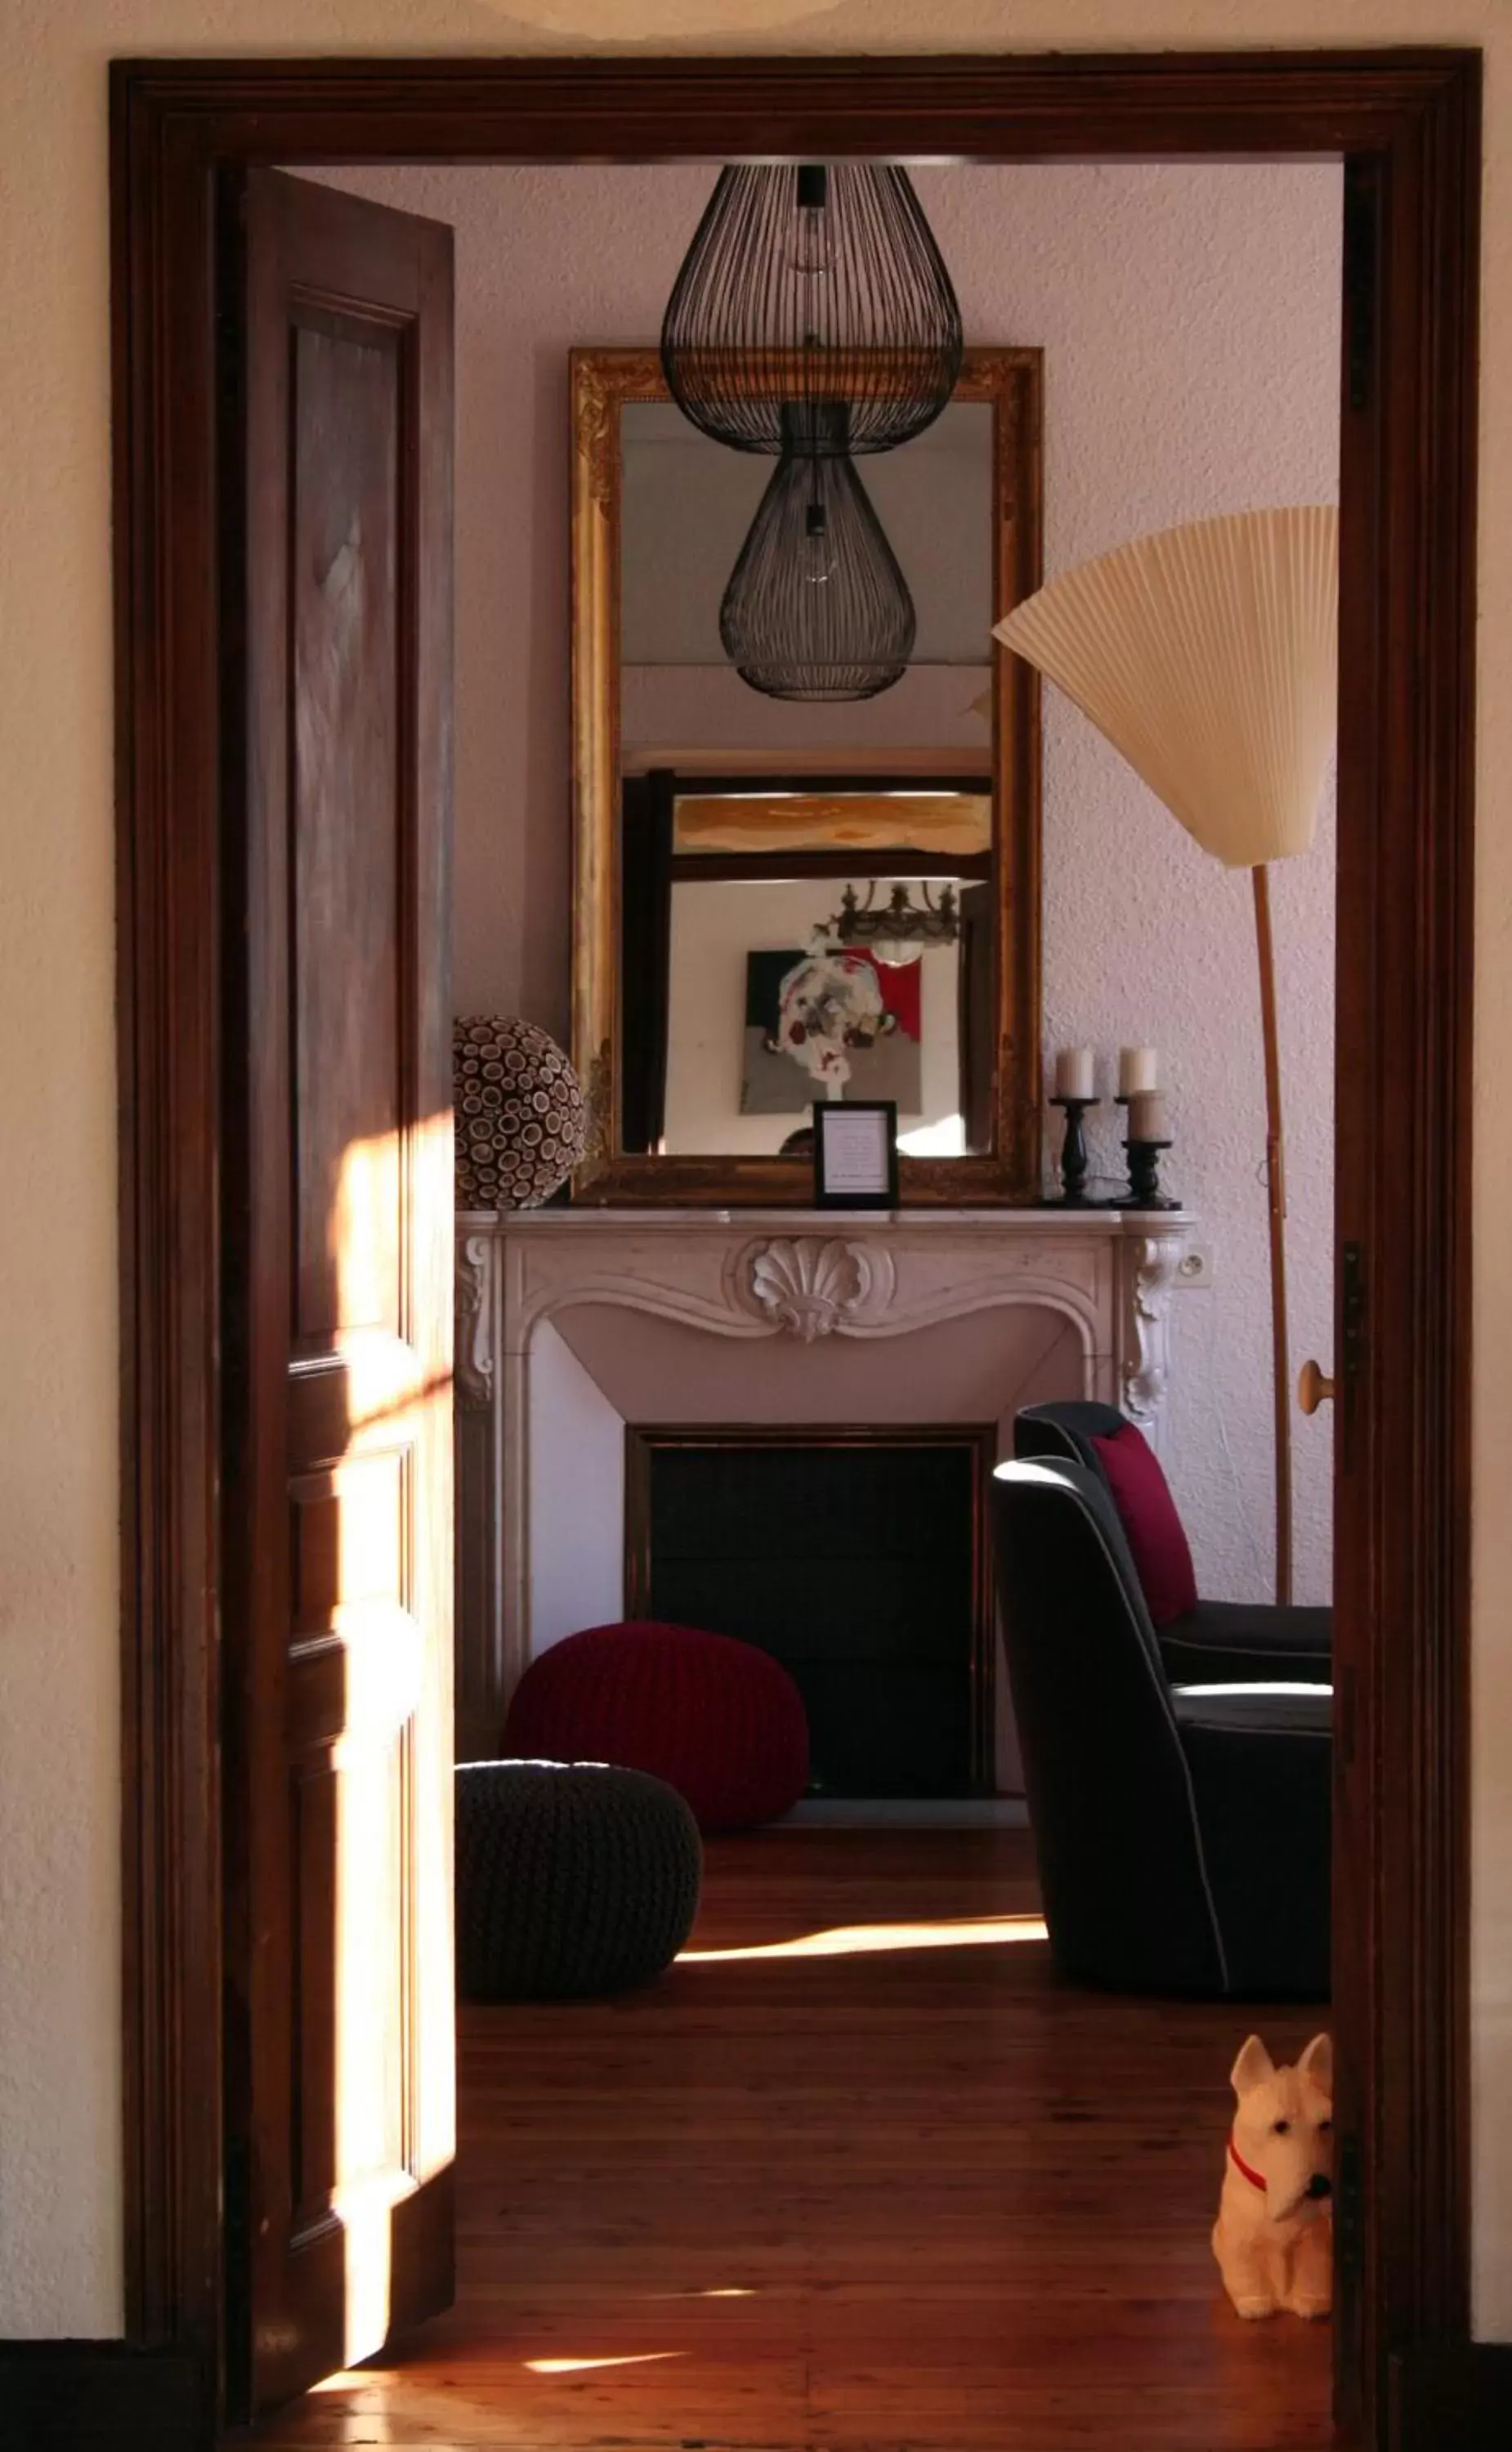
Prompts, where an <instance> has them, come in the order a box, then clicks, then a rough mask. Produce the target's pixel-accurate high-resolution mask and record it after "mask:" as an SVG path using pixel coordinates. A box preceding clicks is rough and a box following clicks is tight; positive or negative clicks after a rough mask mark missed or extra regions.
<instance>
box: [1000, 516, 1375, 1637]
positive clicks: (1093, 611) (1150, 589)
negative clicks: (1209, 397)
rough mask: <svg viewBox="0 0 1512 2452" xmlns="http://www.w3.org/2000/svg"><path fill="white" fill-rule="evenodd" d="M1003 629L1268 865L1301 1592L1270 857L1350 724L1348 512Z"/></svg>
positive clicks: (1284, 522)
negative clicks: (1346, 712)
mask: <svg viewBox="0 0 1512 2452" xmlns="http://www.w3.org/2000/svg"><path fill="white" fill-rule="evenodd" d="M993 636H994V637H995V638H997V639H1000V640H1001V641H1002V643H1003V644H1004V645H1005V646H1008V647H1011V648H1012V649H1013V651H1014V653H1015V654H1016V655H1020V656H1023V657H1024V658H1025V659H1026V660H1027V661H1028V662H1030V663H1031V664H1033V665H1035V666H1036V667H1037V668H1038V670H1039V671H1040V672H1042V673H1044V674H1045V675H1046V676H1047V677H1048V678H1049V679H1050V680H1051V681H1052V682H1055V683H1056V685H1057V687H1059V688H1060V689H1063V690H1064V691H1065V693H1066V695H1067V697H1068V698H1070V699H1072V700H1074V702H1075V703H1076V704H1077V705H1078V706H1079V707H1080V708H1081V710H1082V713H1083V714H1084V715H1085V716H1087V717H1088V719H1089V720H1090V722H1092V723H1094V724H1095V725H1096V726H1097V729H1098V730H1099V732H1101V733H1102V734H1103V735H1104V736H1105V738H1106V739H1107V740H1109V741H1110V742H1112V744H1113V747H1114V748H1115V749H1117V750H1118V751H1119V752H1120V753H1121V754H1122V755H1123V757H1124V758H1126V759H1127V760H1128V761H1129V765H1130V766H1132V768H1133V769H1134V772H1135V774H1136V775H1138V776H1139V777H1140V778H1141V779H1142V781H1145V782H1146V783H1148V784H1149V788H1150V790H1151V791H1152V792H1153V793H1155V795H1156V796H1157V798H1158V799H1160V800H1162V801H1164V802H1165V804H1166V806H1167V808H1168V809H1169V811H1170V812H1171V815H1172V816H1173V817H1174V818H1176V819H1177V820H1179V821H1180V823H1181V824H1182V825H1184V826H1185V827H1186V829H1187V832H1188V834H1189V835H1190V836H1191V837H1192V839H1193V840H1194V841H1196V842H1199V843H1201V845H1202V847H1203V849H1204V850H1205V851H1208V852H1210V853H1211V854H1212V856H1213V858H1214V859H1215V860H1222V861H1223V863H1224V865H1225V866H1226V867H1227V868H1247V869H1250V870H1251V871H1252V872H1253V877H1254V902H1255V932H1256V945H1257V951H1258V955H1259V962H1260V1013H1261V1030H1262V1037H1263V1042H1264V1053H1265V1072H1266V1115H1267V1141H1266V1157H1267V1170H1266V1175H1267V1200H1268V1206H1269V1212H1270V1295H1271V1343H1272V1366H1273V1367H1272V1377H1273V1406H1274V1420H1275V1503H1276V1598H1277V1599H1278V1601H1282V1602H1286V1601H1289V1600H1290V1598H1291V1414H1290V1403H1291V1390H1290V1377H1291V1371H1290V1359H1289V1354H1288V1348H1287V1332H1286V1161H1285V1138H1284V1133H1283V1125H1282V1104H1281V1061H1280V1035H1279V1031H1278V1027H1277V1020H1276V977H1275V959H1274V954H1273V950H1272V940H1271V928H1270V894H1269V884H1268V880H1267V870H1268V865H1269V863H1270V861H1272V860H1287V859H1290V858H1292V857H1293V856H1294V855H1295V854H1296V853H1298V852H1304V851H1306V850H1307V849H1308V848H1309V847H1310V845H1311V842H1312V838H1313V831H1314V827H1315V825H1316V822H1317V812H1318V801H1319V799H1320V797H1321V795H1322V792H1323V786H1324V781H1325V776H1326V774H1327V769H1328V761H1329V757H1330V755H1331V753H1332V749H1333V743H1334V738H1335V733H1336V730H1337V725H1338V688H1339V516H1338V513H1337V511H1336V510H1334V509H1333V508H1332V507H1331V506H1329V505H1326V504H1303V505H1299V506H1294V507H1288V508H1286V509H1283V510H1274V511H1239V512H1235V513H1233V514H1231V515H1230V516H1228V517H1227V518H1221V519H1212V520H1198V521H1195V522H1193V523H1192V524H1190V525H1188V526H1185V527H1177V528H1167V529H1164V530H1163V531H1162V532H1161V533H1160V534H1158V535H1155V536H1148V537H1140V538H1137V539H1136V540H1135V541H1134V543H1132V544H1126V545H1120V546H1119V547H1118V548H1117V549H1116V551H1114V552H1112V553H1108V554H1104V555H1102V556H1101V557H1100V558H1099V559H1098V560H1097V561H1095V562H1088V563H1083V564H1079V565H1078V567H1077V568H1075V569H1073V570H1068V571H1064V572H1063V573H1062V574H1061V576H1060V577H1059V578H1058V579H1053V580H1051V582H1050V583H1049V585H1048V586H1046V587H1042V588H1041V589H1040V590H1039V591H1038V593H1037V594H1036V595H1034V596H1031V597H1027V598H1026V599H1025V601H1024V603H1022V604H1019V605H1015V607H1014V609H1013V611H1012V612H1011V613H1010V614H1009V615H1008V617H1007V618H1006V620H1004V621H1002V622H999V623H997V624H996V627H995V629H994V631H993Z"/></svg>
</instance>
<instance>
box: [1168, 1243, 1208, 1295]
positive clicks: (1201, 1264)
mask: <svg viewBox="0 0 1512 2452" xmlns="http://www.w3.org/2000/svg"><path fill="white" fill-rule="evenodd" d="M1212 1281H1213V1247H1212V1245H1211V1244H1210V1243H1188V1246H1187V1249H1186V1250H1185V1252H1184V1253H1183V1254H1182V1256H1181V1258H1180V1260H1179V1261H1178V1262H1177V1264H1176V1277H1175V1282H1176V1284H1177V1285H1178V1286H1185V1287H1186V1288H1187V1289H1188V1292H1189V1293H1197V1292H1199V1291H1200V1292H1202V1293H1204V1294H1206V1293H1207V1291H1208V1287H1209V1286H1210V1285H1211V1284H1212Z"/></svg>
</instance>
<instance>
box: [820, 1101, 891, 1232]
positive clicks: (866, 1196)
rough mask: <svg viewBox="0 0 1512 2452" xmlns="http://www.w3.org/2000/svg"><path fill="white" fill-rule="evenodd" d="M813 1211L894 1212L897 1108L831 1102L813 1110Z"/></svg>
mask: <svg viewBox="0 0 1512 2452" xmlns="http://www.w3.org/2000/svg"><path fill="white" fill-rule="evenodd" d="M814 1205H815V1209H895V1208H896V1207H897V1205H898V1195H897V1103H896V1101H895V1099H893V1098H832V1099H824V1100H821V1101H819V1102H818V1103H817V1104H816V1105H815V1110H814Z"/></svg>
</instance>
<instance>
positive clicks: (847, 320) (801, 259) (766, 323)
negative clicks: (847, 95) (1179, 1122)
mask: <svg viewBox="0 0 1512 2452" xmlns="http://www.w3.org/2000/svg"><path fill="white" fill-rule="evenodd" d="M962 349H963V334H962V329H961V310H960V307H959V306H958V304H957V302H956V297H955V291H954V289H953V287H952V284H951V277H950V274H949V273H948V272H947V270H946V268H945V264H944V261H943V259H942V257H941V255H940V251H939V248H938V247H936V245H935V243H934V238H933V232H932V231H931V229H930V226H929V223H928V222H927V221H926V219H925V217H924V213H923V209H922V208H921V207H920V204H919V201H918V198H917V196H916V195H915V194H914V192H913V183H912V181H911V180H910V178H909V175H908V173H907V171H906V170H901V169H898V168H895V167H893V166H892V165H889V164H885V163H871V162H835V163H828V164H826V163H817V162H808V163H792V162H745V163H736V164H733V165H731V166H730V167H729V168H726V169H723V170H721V171H720V173H719V177H718V181H717V185H716V187H715V190H714V194H713V196H712V197H711V198H710V200H709V204H708V207H707V208H706V210H705V212H704V215H703V219H702V220H701V221H700V222H699V224H698V227H697V230H696V231H695V233H694V237H693V242H692V245H691V246H690V247H689V248H688V252H687V255H686V256H685V257H684V259H683V263H682V267H681V269H680V270H679V271H678V274H677V280H676V281H675V283H674V284H673V287H672V293H671V296H670V297H669V299H668V301H667V308H666V313H665V315H664V317H663V319H662V326H661V364H662V370H663V372H664V373H665V375H666V379H667V386H668V388H669V390H670V391H671V393H672V397H673V399H674V400H675V401H676V402H677V406H678V407H679V408H680V409H681V411H682V413H683V415H684V416H685V417H686V418H688V419H689V420H690V421H691V422H692V424H693V425H697V427H698V428H699V429H700V431H701V432H703V433H705V434H708V435H710V436H712V437H713V439H714V441H715V442H716V443H723V444H726V445H729V447H730V448H731V449H732V450H735V451H761V452H770V453H771V454H772V455H773V456H774V457H775V456H776V455H777V454H779V453H781V452H782V451H784V450H786V449H788V448H790V447H791V445H792V440H793V428H794V426H795V427H796V433H797V440H798V442H799V444H800V445H802V446H803V447H805V448H808V449H811V450H813V451H815V452H817V453H819V454H821V455H823V456H826V457H828V456H834V455H835V454H836V453H838V452H842V451H843V452H845V453H846V454H848V455H851V456H864V455H865V454H866V453H868V452H872V451H893V450H895V449H896V448H897V446H898V445H899V444H900V443H907V442H909V441H911V440H912V438H913V436H914V435H915V434H920V433H922V432H923V430H924V428H925V427H926V426H927V425H931V424H932V423H933V420H934V419H935V418H936V417H938V415H939V413H940V411H941V409H942V408H944V406H945V405H946V403H947V401H948V400H949V399H950V397H951V394H952V391H953V390H954V388H955V381H956V377H957V376H958V375H959V373H960V370H961V355H962ZM837 404H838V405H844V406H845V407H846V408H847V410H848V411H849V430H848V433H847V434H846V436H845V438H844V440H843V441H842V440H840V439H838V438H837V437H836V435H835V428H834V421H833V416H832V415H831V414H830V412H833V410H834V408H835V405H837ZM784 410H786V411H787V419H786V421H785V420H784V414H783V412H784Z"/></svg>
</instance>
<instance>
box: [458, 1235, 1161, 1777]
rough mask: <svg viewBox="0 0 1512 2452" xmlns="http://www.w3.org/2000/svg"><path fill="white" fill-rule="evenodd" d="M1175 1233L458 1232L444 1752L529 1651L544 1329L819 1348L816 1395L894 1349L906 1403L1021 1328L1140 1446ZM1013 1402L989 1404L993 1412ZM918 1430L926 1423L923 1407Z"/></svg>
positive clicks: (1150, 1412)
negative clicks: (850, 1366)
mask: <svg viewBox="0 0 1512 2452" xmlns="http://www.w3.org/2000/svg"><path fill="white" fill-rule="evenodd" d="M1194 1222H1195V1221H1194V1219H1193V1218H1192V1216H1190V1215H1189V1213H1188V1212H1187V1211H1185V1210H1126V1209H1076V1210H1067V1209H1031V1208H1024V1209H927V1210H926V1209H905V1210H895V1211H877V1210H815V1209H730V1210H718V1209H697V1210H694V1209H598V1208H592V1209H590V1208H580V1209H579V1208H565V1207H563V1208H546V1209H538V1210H531V1211H524V1212H510V1213H498V1214H496V1213H492V1212H488V1213H483V1212H470V1213H469V1212H463V1213H462V1214H461V1215H460V1216H459V1217H458V1220H457V1389H458V1396H459V1401H460V1409H461V1413H460V1422H459V1431H460V1460H461V1481H462V1500H461V1521H460V1534H461V1606H462V1620H463V1623H462V1627H461V1643H460V1645H459V1659H458V1667H459V1677H460V1685H461V1692H460V1695H459V1702H460V1704H461V1707H462V1708H461V1730H460V1733H461V1732H462V1731H465V1730H466V1728H467V1725H468V1723H469V1722H471V1723H472V1725H473V1726H475V1727H477V1728H479V1729H483V1728H486V1727H487V1726H489V1725H492V1726H494V1727H495V1728H496V1729H497V1715H498V1712H499V1710H500V1708H501V1703H502V1699H503V1697H504V1696H505V1695H506V1694H507V1692H508V1691H510V1689H511V1688H512V1687H513V1684H514V1682H515V1679H516V1678H517V1677H518V1675H519V1674H520V1671H521V1669H522V1668H523V1667H524V1665H525V1662H526V1661H527V1660H528V1659H529V1658H530V1656H531V1651H532V1649H533V1635H532V1600H531V1594H532V1576H533V1570H532V1563H531V1556H530V1525H531V1521H532V1484H531V1454H532V1448H533V1445H534V1444H536V1442H537V1432H538V1427H539V1426H538V1423H537V1420H536V1395H535V1380H536V1373H535V1370H534V1368H533V1365H534V1363H535V1359H536V1347H537V1344H538V1341H539V1339H540V1331H541V1330H542V1328H543V1327H544V1326H546V1325H548V1324H549V1323H550V1322H551V1321H553V1320H554V1319H555V1318H557V1317H558V1316H559V1315H561V1314H565V1313H568V1312H572V1311H574V1310H577V1309H579V1308H580V1307H583V1306H610V1307H618V1308H619V1309H620V1310H622V1311H625V1312H632V1313H638V1314H640V1315H642V1316H646V1315H649V1316H650V1317H651V1318H652V1319H658V1320H662V1321H666V1322H669V1323H671V1324H673V1325H674V1326H675V1327H676V1328H677V1329H678V1330H679V1331H681V1332H684V1333H685V1332H686V1331H687V1330H689V1329H694V1330H697V1331H699V1332H701V1333H702V1334H703V1335H708V1336H712V1337H720V1338H727V1339H731V1340H742V1339H743V1340H748V1341H752V1342H756V1341H759V1342H761V1343H764V1344H766V1345H768V1346H769V1347H771V1348H772V1349H773V1350H774V1352H775V1353H780V1351H781V1348H782V1346H783V1345H784V1344H786V1345H787V1346H789V1347H790V1348H793V1349H802V1348H805V1347H815V1346H821V1345H822V1350H823V1352H824V1354H825V1355H826V1356H827V1357H828V1358H827V1361H826V1374H827V1377H828V1379H829V1382H830V1386H831V1388H832V1390H833V1389H835V1388H838V1387H839V1386H841V1385H842V1384H843V1379H844V1373H845V1368H846V1366H845V1363H844V1355H845V1354H846V1352H847V1351H848V1350H849V1351H851V1352H854V1351H856V1349H857V1348H858V1346H860V1345H862V1344H869V1343H873V1342H875V1341H877V1340H882V1339H894V1338H902V1337H908V1336H915V1337H916V1338H917V1340H918V1341H917V1344H916V1345H915V1346H914V1347H913V1348H912V1349H911V1368H916V1370H917V1371H918V1374H919V1386H920V1392H921V1403H923V1402H924V1399H925V1397H926V1396H927V1382H928V1359H929V1354H930V1340H929V1338H928V1336H927V1335H926V1334H925V1333H926V1332H928V1331H930V1330H933V1329H936V1328H939V1327H941V1326H942V1325H943V1324H945V1323H948V1322H951V1321H956V1320H960V1319H962V1318H965V1317H969V1316H971V1315H973V1314H982V1315H985V1314H992V1313H996V1314H999V1315H1001V1314H1002V1313H1003V1312H1004V1311H1005V1310H1006V1309H1007V1308H1008V1307H1011V1306H1014V1307H1017V1306H1026V1305H1028V1306H1037V1307H1039V1308H1040V1309H1042V1310H1045V1311H1047V1312H1051V1313H1055V1314H1058V1315H1060V1317H1061V1318H1062V1319H1063V1320H1065V1321H1067V1322H1069V1323H1070V1327H1071V1330H1072V1332H1073V1334H1074V1336H1075V1339H1076V1343H1077V1347H1078V1349H1079V1353H1080V1357H1081V1359H1080V1372H1079V1376H1080V1381H1081V1392H1082V1393H1083V1394H1086V1395H1088V1396H1096V1397H1100V1398H1102V1399H1103V1400H1104V1401H1105V1402H1107V1403H1110V1404H1116V1405H1119V1406H1121V1407H1122V1409H1123V1411H1124V1412H1125V1413H1126V1414H1128V1415H1129V1417H1130V1418H1131V1419H1132V1420H1133V1421H1135V1422H1137V1423H1139V1424H1140V1426H1141V1428H1142V1429H1143V1430H1144V1431H1145V1432H1146V1434H1147V1435H1148V1436H1149V1438H1150V1439H1151V1440H1152V1441H1153V1442H1154V1443H1155V1444H1156V1445H1157V1446H1158V1445H1159V1444H1160V1437H1161V1430H1162V1422H1163V1416H1164V1413H1165V1406H1166V1396H1167V1390H1168V1381H1169V1374H1170V1365H1171V1355H1170V1333H1169V1332H1170V1318H1169V1313H1170V1297H1171V1295H1172V1293H1173V1291H1174V1289H1175V1288H1176V1286H1177V1284H1178V1283H1179V1282H1180V1273H1181V1269H1182V1265H1183V1262H1184V1261H1185V1260H1186V1259H1187V1257H1188V1252H1189V1248H1190V1242H1191V1235H1192V1229H1193V1225H1194ZM805 1384H806V1385H809V1386H812V1382H806V1383H805ZM1013 1394H1014V1392H1013V1390H1012V1389H1011V1388H1005V1389H1004V1391H1003V1397H1002V1402H1003V1407H1004V1410H1005V1412H1006V1411H1007V1410H1008V1409H1010V1408H1011V1403H1012V1401H1013ZM794 1418H795V1419H796V1418H799V1415H798V1414H797V1413H796V1412H795V1416H794ZM857 1418H860V1417H859V1416H857ZM919 1418H920V1419H925V1418H931V1416H930V1415H929V1414H928V1410H927V1405H926V1406H925V1410H923V1411H921V1413H920V1416H919Z"/></svg>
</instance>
